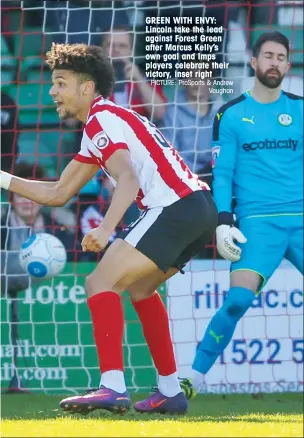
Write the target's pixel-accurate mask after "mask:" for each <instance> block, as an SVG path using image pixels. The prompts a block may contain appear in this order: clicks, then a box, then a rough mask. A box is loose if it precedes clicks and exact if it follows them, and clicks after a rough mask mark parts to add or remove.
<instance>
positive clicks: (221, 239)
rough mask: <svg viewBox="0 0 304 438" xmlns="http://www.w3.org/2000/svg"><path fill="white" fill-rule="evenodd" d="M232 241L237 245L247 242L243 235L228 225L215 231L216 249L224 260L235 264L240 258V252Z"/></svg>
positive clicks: (220, 226) (221, 226)
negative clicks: (237, 243)
mask: <svg viewBox="0 0 304 438" xmlns="http://www.w3.org/2000/svg"><path fill="white" fill-rule="evenodd" d="M234 241H237V242H239V243H245V242H247V239H246V237H245V236H244V234H243V233H242V232H241V231H240V230H239V229H238V228H236V227H231V226H230V225H219V226H218V227H217V229H216V248H217V251H218V253H219V255H221V256H222V257H223V258H224V259H226V260H229V261H231V262H237V261H238V260H240V258H241V253H242V250H241V248H240V247H239V246H237V245H236V244H235V243H234Z"/></svg>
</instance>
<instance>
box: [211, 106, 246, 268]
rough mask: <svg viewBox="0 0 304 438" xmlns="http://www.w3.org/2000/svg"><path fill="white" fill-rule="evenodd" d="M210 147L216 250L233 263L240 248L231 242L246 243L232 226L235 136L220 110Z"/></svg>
mask: <svg viewBox="0 0 304 438" xmlns="http://www.w3.org/2000/svg"><path fill="white" fill-rule="evenodd" d="M212 146H213V147H212V159H213V196H214V200H215V203H216V206H217V209H218V212H219V226H218V227H217V229H216V247H217V251H218V253H219V254H220V255H221V256H222V257H223V258H225V259H226V260H230V261H232V262H235V261H237V260H239V259H240V256H241V248H240V247H239V246H237V245H236V244H235V240H236V241H237V242H239V243H245V242H246V238H245V236H244V235H243V234H242V233H241V231H240V230H238V229H237V228H236V227H234V226H233V222H234V221H233V214H232V185H233V173H234V170H235V165H236V155H237V137H236V134H235V133H234V130H233V121H232V120H231V118H230V116H229V114H227V112H224V111H223V112H222V111H221V109H220V110H219V112H218V114H217V115H216V117H215V120H214V125H213V142H212Z"/></svg>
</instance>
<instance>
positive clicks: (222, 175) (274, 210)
mask: <svg viewBox="0 0 304 438" xmlns="http://www.w3.org/2000/svg"><path fill="white" fill-rule="evenodd" d="M288 55H289V41H288V39H287V38H286V37H285V36H284V35H282V34H281V33H280V32H267V33H264V34H262V35H261V36H260V37H259V39H258V40H257V42H256V44H255V45H254V47H253V57H252V59H251V66H252V68H253V69H254V71H255V84H254V87H253V89H252V90H251V91H247V92H246V93H244V94H242V95H241V96H239V97H238V98H236V99H234V100H232V101H230V102H228V103H226V104H225V105H223V106H222V107H221V109H220V110H219V112H218V114H217V117H216V118H215V121H214V127H213V159H214V160H216V165H215V167H214V172H213V177H214V182H213V192H214V199H215V202H216V205H217V209H218V212H219V225H218V227H217V229H216V239H217V250H218V252H219V254H220V255H221V256H222V257H224V258H225V259H227V260H230V261H231V262H232V264H231V285H230V290H229V293H228V295H227V298H226V300H225V303H224V304H223V306H222V307H221V308H220V309H219V310H218V312H217V313H216V314H215V315H214V317H213V318H212V320H211V322H210V324H209V326H208V327H207V330H206V332H205V335H204V337H203V340H202V341H201V343H200V345H199V347H198V349H197V352H196V356H195V360H194V363H193V370H194V386H195V387H197V389H199V387H200V384H201V383H203V380H204V378H203V375H204V374H206V373H207V372H208V371H209V370H210V368H211V367H212V366H213V364H214V363H215V361H216V359H217V358H218V356H219V355H220V354H221V353H222V352H223V351H224V349H225V348H226V347H227V345H228V344H229V342H230V340H231V338H232V336H233V333H234V330H235V328H236V325H237V323H238V321H239V320H240V318H241V317H242V316H243V315H244V314H245V313H246V312H247V310H248V309H249V308H250V306H251V304H252V302H253V300H254V298H255V296H256V294H257V293H259V292H260V291H261V289H262V288H263V286H265V284H266V283H267V281H268V279H269V278H270V277H271V275H272V274H273V272H274V271H275V269H276V268H277V267H278V266H279V264H280V263H281V261H282V259H283V258H284V257H285V258H286V259H288V260H289V261H290V262H291V263H292V264H293V265H294V266H295V267H296V268H297V269H298V270H299V271H300V272H301V273H303V98H301V97H299V96H296V95H294V94H290V93H286V92H284V91H282V90H281V83H282V80H283V78H284V76H285V75H286V73H287V72H288V70H289V68H290V63H289V61H288ZM213 165H214V164H213ZM233 196H234V197H235V199H236V208H235V213H236V219H237V225H236V226H233V214H232V207H231V204H232V197H233Z"/></svg>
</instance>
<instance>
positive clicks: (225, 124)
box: [212, 91, 303, 219]
mask: <svg viewBox="0 0 304 438" xmlns="http://www.w3.org/2000/svg"><path fill="white" fill-rule="evenodd" d="M212 146H213V148H212V151H213V154H212V156H213V167H214V169H213V178H214V180H213V194H214V199H215V202H216V205H217V208H218V211H219V212H223V211H227V212H232V198H233V197H235V200H236V208H235V213H236V216H237V218H238V219H239V218H241V217H248V216H260V215H277V214H299V213H303V98H302V97H299V96H296V95H294V94H290V93H286V92H284V91H282V92H281V95H280V98H279V99H278V100H276V101H275V102H272V103H264V104H263V103H259V102H257V101H256V100H254V99H253V98H252V97H251V96H250V93H249V92H246V93H244V94H242V95H241V96H240V97H238V98H237V99H234V100H232V101H231V102H228V103H227V104H225V105H223V106H222V107H221V109H220V110H219V112H218V114H217V115H216V117H215V121H214V127H213V144H212Z"/></svg>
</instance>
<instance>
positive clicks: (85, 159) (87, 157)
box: [74, 136, 98, 164]
mask: <svg viewBox="0 0 304 438" xmlns="http://www.w3.org/2000/svg"><path fill="white" fill-rule="evenodd" d="M74 160H76V161H79V162H80V163H87V164H98V162H97V160H96V157H95V156H94V155H92V154H91V153H90V151H89V149H88V147H87V142H86V140H85V138H84V136H83V137H82V140H81V147H80V151H79V152H78V154H77V155H76V156H75V157H74Z"/></svg>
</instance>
